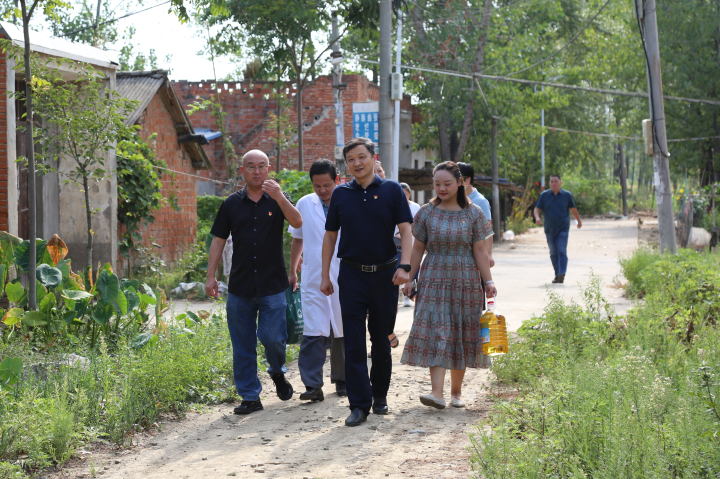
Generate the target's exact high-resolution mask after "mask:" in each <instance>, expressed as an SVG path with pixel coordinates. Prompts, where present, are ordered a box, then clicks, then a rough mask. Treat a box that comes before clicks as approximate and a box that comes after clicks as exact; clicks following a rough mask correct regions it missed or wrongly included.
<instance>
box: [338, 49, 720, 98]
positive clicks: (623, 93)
mask: <svg viewBox="0 0 720 479" xmlns="http://www.w3.org/2000/svg"><path fill="white" fill-rule="evenodd" d="M348 60H354V61H357V62H362V63H372V64H376V65H379V64H380V62H377V61H374V60H366V59H364V58H358V59H355V58H348ZM401 68H403V69H405V70H418V71H423V72H428V73H438V74H441V75H449V76H455V77H459V78H482V79H485V80H493V81H502V82H510V83H519V84H521V85H541V86H547V87H552V88H562V89H566V90H577V91H587V92H591V93H600V94H603V95H614V96H626V97H631V98H644V99H647V98H648V94H647V93H640V92H631V91H622V90H607V89H604V88H592V87H584V86H579V85H565V84H563V83H552V82H546V81H536V80H523V79H520V78H508V77H501V76H495V75H484V74H482V73H465V72H457V71H452V70H441V69H437V68H426V67H415V66H410V65H401ZM663 98H664V99H665V100H671V101H681V102H686V103H700V104H703V105H712V106H720V101H717V100H705V99H700V98H686V97H679V96H668V95H663Z"/></svg>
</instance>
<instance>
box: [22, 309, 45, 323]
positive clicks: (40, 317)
mask: <svg viewBox="0 0 720 479" xmlns="http://www.w3.org/2000/svg"><path fill="white" fill-rule="evenodd" d="M47 319H48V317H47V315H46V314H45V313H43V312H42V311H28V312H27V313H25V315H24V316H23V317H22V322H23V323H25V324H27V325H28V326H43V325H45V324H47Z"/></svg>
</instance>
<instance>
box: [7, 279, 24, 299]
mask: <svg viewBox="0 0 720 479" xmlns="http://www.w3.org/2000/svg"><path fill="white" fill-rule="evenodd" d="M5 292H6V293H7V297H8V300H9V301H10V302H11V303H16V304H17V303H19V302H20V300H21V299H22V297H23V295H24V294H25V289H24V288H23V286H22V284H20V282H19V281H18V282H17V283H9V284H8V285H7V286H6V287H5Z"/></svg>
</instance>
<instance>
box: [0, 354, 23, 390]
mask: <svg viewBox="0 0 720 479" xmlns="http://www.w3.org/2000/svg"><path fill="white" fill-rule="evenodd" d="M22 371H23V363H22V359H20V358H5V359H3V361H2V362H1V363H0V384H2V385H4V386H13V385H15V384H16V383H17V382H18V379H20V375H21V374H22Z"/></svg>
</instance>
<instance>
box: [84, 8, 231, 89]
mask: <svg viewBox="0 0 720 479" xmlns="http://www.w3.org/2000/svg"><path fill="white" fill-rule="evenodd" d="M101 5H102V0H98V2H97V13H96V14H95V24H94V25H93V30H95V35H94V38H93V46H94V47H97V44H98V24H99V23H100V6H101ZM216 80H217V79H216Z"/></svg>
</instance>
